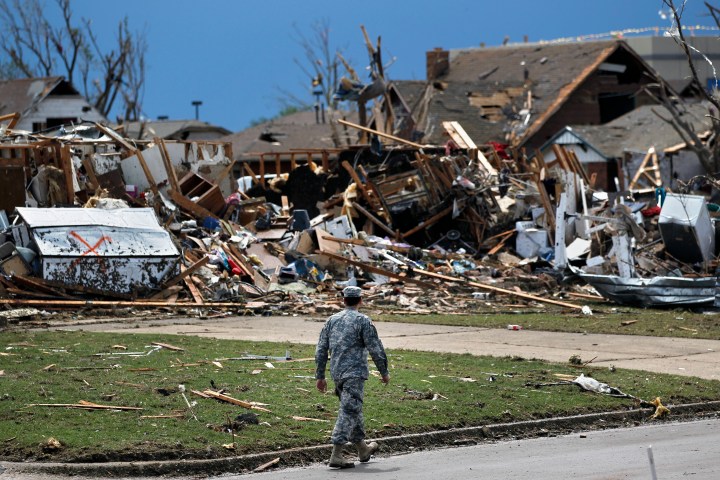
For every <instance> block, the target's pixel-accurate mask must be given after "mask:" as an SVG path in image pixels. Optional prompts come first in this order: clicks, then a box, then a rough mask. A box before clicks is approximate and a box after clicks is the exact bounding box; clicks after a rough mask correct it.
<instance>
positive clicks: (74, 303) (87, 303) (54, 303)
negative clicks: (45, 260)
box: [0, 298, 242, 308]
mask: <svg viewBox="0 0 720 480" xmlns="http://www.w3.org/2000/svg"><path fill="white" fill-rule="evenodd" d="M0 305H11V306H14V307H18V306H20V307H43V308H51V307H58V308H61V307H67V308H78V307H115V308H120V307H168V308H173V307H176V308H187V307H188V305H192V306H193V307H204V308H238V306H241V305H242V304H240V303H231V302H206V303H202V304H189V303H176V304H171V303H167V302H156V301H141V300H137V301H123V300H117V301H116V300H55V299H47V300H31V299H14V298H0Z"/></svg>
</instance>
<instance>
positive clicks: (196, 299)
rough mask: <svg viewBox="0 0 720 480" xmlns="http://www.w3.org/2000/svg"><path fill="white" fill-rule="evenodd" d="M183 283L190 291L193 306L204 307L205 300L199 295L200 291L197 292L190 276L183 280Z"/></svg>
mask: <svg viewBox="0 0 720 480" xmlns="http://www.w3.org/2000/svg"><path fill="white" fill-rule="evenodd" d="M183 282H184V283H185V286H186V287H187V288H188V290H189V291H190V295H191V296H192V297H193V301H194V302H195V305H204V304H205V299H204V298H203V296H202V294H201V293H200V290H198V288H197V285H195V282H193V279H192V276H190V277H185V278H183Z"/></svg>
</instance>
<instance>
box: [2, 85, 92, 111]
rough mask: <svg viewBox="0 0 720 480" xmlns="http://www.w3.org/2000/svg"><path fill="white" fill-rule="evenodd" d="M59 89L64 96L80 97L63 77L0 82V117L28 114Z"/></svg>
mask: <svg viewBox="0 0 720 480" xmlns="http://www.w3.org/2000/svg"><path fill="white" fill-rule="evenodd" d="M58 87H60V88H61V89H62V90H63V93H65V94H71V95H80V93H79V92H78V91H77V90H75V88H74V87H73V86H72V85H71V84H70V83H68V82H66V81H65V80H64V79H63V77H43V78H21V79H17V80H2V81H0V115H5V114H8V113H20V114H21V115H24V114H26V113H27V112H29V111H30V110H31V109H32V108H33V107H34V106H35V105H37V104H38V103H40V102H41V101H42V100H43V99H44V98H45V97H47V96H48V95H50V93H51V92H53V91H54V90H56V89H57V88H58Z"/></svg>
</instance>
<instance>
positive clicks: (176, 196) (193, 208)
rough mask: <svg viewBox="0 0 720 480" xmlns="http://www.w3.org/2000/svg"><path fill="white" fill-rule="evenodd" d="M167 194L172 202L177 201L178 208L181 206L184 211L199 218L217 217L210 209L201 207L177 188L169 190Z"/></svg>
mask: <svg viewBox="0 0 720 480" xmlns="http://www.w3.org/2000/svg"><path fill="white" fill-rule="evenodd" d="M168 194H169V195H170V199H172V201H173V202H175V203H177V204H178V206H179V207H180V208H182V209H183V210H185V211H186V212H189V213H191V214H193V215H194V216H195V217H197V218H199V219H203V218H205V217H211V218H218V217H217V215H215V214H214V213H212V212H211V211H210V210H208V209H206V208H204V207H201V206H200V205H198V204H197V203H195V202H193V201H192V200H190V199H189V198H187V197H186V196H185V195H183V194H182V193H180V192H178V191H177V190H169V191H168Z"/></svg>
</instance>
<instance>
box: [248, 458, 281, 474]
mask: <svg viewBox="0 0 720 480" xmlns="http://www.w3.org/2000/svg"><path fill="white" fill-rule="evenodd" d="M278 463H280V457H277V458H273V459H272V460H270V461H269V462H266V463H263V464H262V465H260V466H259V467H256V468H255V470H253V473H260V472H264V471H265V470H267V469H268V468H270V467H272V466H273V465H277V464H278Z"/></svg>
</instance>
